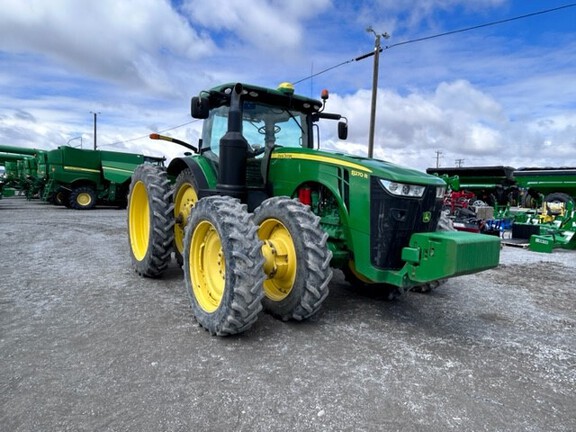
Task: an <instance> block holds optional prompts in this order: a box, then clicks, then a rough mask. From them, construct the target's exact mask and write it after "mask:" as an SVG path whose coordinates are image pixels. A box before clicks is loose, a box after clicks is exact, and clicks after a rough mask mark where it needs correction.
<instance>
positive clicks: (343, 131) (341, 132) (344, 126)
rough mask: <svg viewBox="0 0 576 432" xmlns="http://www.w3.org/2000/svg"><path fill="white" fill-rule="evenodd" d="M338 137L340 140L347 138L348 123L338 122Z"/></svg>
mask: <svg viewBox="0 0 576 432" xmlns="http://www.w3.org/2000/svg"><path fill="white" fill-rule="evenodd" d="M338 138H339V139H341V140H345V139H346V138H348V123H346V122H343V121H341V122H338Z"/></svg>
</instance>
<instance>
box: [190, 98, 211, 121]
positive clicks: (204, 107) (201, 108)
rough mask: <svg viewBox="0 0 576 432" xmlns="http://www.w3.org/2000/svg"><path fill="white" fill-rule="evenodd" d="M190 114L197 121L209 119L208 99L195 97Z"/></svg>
mask: <svg viewBox="0 0 576 432" xmlns="http://www.w3.org/2000/svg"><path fill="white" fill-rule="evenodd" d="M190 112H191V114H192V117H193V118H195V119H207V118H208V115H209V114H210V105H209V104H208V99H207V98H203V97H198V96H194V97H193V98H192V103H191V104H190Z"/></svg>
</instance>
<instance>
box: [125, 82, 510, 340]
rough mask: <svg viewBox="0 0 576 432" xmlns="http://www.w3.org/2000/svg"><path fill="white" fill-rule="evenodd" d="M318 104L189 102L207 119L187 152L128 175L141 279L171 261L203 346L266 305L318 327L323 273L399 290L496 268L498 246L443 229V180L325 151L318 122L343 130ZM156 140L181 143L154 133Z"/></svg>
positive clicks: (290, 98) (241, 99)
mask: <svg viewBox="0 0 576 432" xmlns="http://www.w3.org/2000/svg"><path fill="white" fill-rule="evenodd" d="M327 99H328V94H327V93H325V94H323V97H322V101H320V100H315V99H310V98H306V97H302V96H298V95H296V94H294V90H293V87H292V86H291V85H282V86H280V87H279V88H278V89H268V88H263V87H258V86H253V85H243V84H225V85H221V86H219V87H216V88H213V89H211V90H207V91H204V92H202V93H200V96H199V97H194V98H192V105H191V111H192V117H194V118H197V119H202V120H204V124H203V132H202V139H201V140H200V142H199V143H198V146H193V145H190V144H185V145H186V146H187V147H188V149H190V150H192V152H193V153H194V154H192V155H190V156H187V157H182V158H176V159H174V160H172V161H171V163H170V164H169V166H168V167H167V169H164V168H162V167H157V166H146V165H142V166H140V167H138V168H137V169H136V171H135V172H134V176H133V177H132V183H131V186H130V195H129V201H128V217H127V223H128V234H129V240H130V253H131V259H132V265H133V267H134V269H135V271H136V272H137V273H139V274H140V275H142V276H147V277H158V276H160V275H161V274H162V273H163V272H164V271H165V270H166V268H167V266H168V264H169V263H170V260H171V253H172V252H174V254H175V256H176V259H177V260H178V261H179V262H180V263H182V264H183V269H184V279H185V284H186V287H187V291H188V294H189V298H190V304H191V307H192V311H193V314H194V316H195V318H196V320H197V321H198V322H199V324H200V325H201V326H203V327H204V328H205V329H207V330H208V331H209V332H210V333H211V334H216V335H229V334H234V333H239V332H242V331H244V330H246V329H248V328H249V327H250V326H251V325H252V324H253V323H254V322H255V321H256V319H257V315H258V313H259V311H260V310H261V308H262V305H263V307H264V308H265V309H266V310H267V311H268V312H270V313H271V314H272V315H274V316H276V317H278V318H280V319H282V320H303V319H306V318H308V317H310V316H312V315H314V314H315V313H316V312H318V310H319V309H320V307H321V304H322V302H323V301H324V299H325V298H326V296H327V295H328V284H329V281H330V278H331V277H332V268H337V269H341V270H342V271H343V272H344V273H345V275H346V278H347V280H348V281H349V282H350V283H351V284H353V285H355V286H357V287H361V288H362V287H371V288H375V289H382V290H388V289H390V288H391V287H393V288H394V289H395V290H398V291H400V292H405V291H408V290H410V289H413V288H418V287H420V286H422V285H423V284H433V283H435V282H436V281H437V280H440V279H445V278H449V277H453V276H458V275H463V274H468V273H474V272H479V271H482V270H486V269H489V268H492V267H495V266H497V265H498V260H499V253H500V239H499V238H498V237H494V236H485V235H478V234H470V233H464V232H456V231H447V232H444V231H438V230H437V227H438V223H439V220H440V217H441V208H442V201H443V197H444V192H445V189H446V184H445V182H444V181H443V180H442V179H440V178H438V177H436V176H432V175H428V174H425V173H421V172H418V171H415V170H411V169H407V168H402V167H399V166H395V165H393V164H391V163H388V162H384V161H380V160H374V159H368V158H363V157H358V156H350V155H346V154H341V153H333V152H328V151H322V150H320V142H321V139H320V138H321V137H320V129H319V128H318V125H317V124H318V122H321V121H323V122H325V121H337V122H338V135H339V138H340V139H342V140H344V139H346V135H347V130H348V129H347V119H346V118H345V117H343V116H342V115H340V114H335V113H327V112H325V111H324V108H325V104H326V100H327ZM151 138H156V139H165V140H167V141H172V142H179V143H181V141H178V140H175V139H173V138H168V137H162V136H158V135H152V136H151Z"/></svg>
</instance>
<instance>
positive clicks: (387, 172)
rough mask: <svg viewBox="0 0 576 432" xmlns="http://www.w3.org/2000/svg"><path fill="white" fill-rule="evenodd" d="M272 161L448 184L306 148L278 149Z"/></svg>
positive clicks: (394, 167)
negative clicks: (311, 162)
mask: <svg viewBox="0 0 576 432" xmlns="http://www.w3.org/2000/svg"><path fill="white" fill-rule="evenodd" d="M272 159H293V160H298V159H299V160H306V161H314V162H317V163H325V164H329V165H334V166H340V167H343V168H348V169H350V170H351V172H352V173H353V174H354V172H355V171H357V172H358V173H362V174H364V175H366V174H367V175H371V176H376V177H379V178H383V179H386V180H391V181H395V182H399V183H410V184H420V185H437V186H444V185H445V184H446V183H445V182H444V180H442V179H441V178H439V177H436V176H433V175H429V174H426V173H423V172H421V171H417V170H415V169H411V168H406V167H402V166H399V165H394V164H392V163H390V162H386V161H381V160H377V159H369V158H365V157H360V156H351V155H346V154H343V153H332V152H327V151H319V150H310V149H304V148H286V147H284V148H278V149H275V150H274V153H273V154H272Z"/></svg>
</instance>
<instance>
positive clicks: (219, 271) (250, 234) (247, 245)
mask: <svg viewBox="0 0 576 432" xmlns="http://www.w3.org/2000/svg"><path fill="white" fill-rule="evenodd" d="M257 231H258V230H257V227H256V225H255V224H254V222H253V216H252V215H251V214H249V213H248V212H247V211H246V206H245V205H242V204H240V202H239V201H238V200H236V199H234V198H231V197H226V196H212V197H207V198H203V199H201V200H200V201H198V203H197V204H196V206H195V207H194V211H193V212H192V214H191V216H190V219H189V221H188V223H187V225H186V235H185V237H184V257H183V258H184V279H185V282H186V289H187V291H188V296H189V298H190V306H191V308H192V313H193V314H194V317H195V318H196V321H197V322H198V323H199V324H200V325H201V326H202V327H204V328H205V329H206V330H208V331H209V332H210V334H212V335H217V336H227V335H232V334H236V333H241V332H243V331H245V330H247V329H248V328H250V327H251V326H252V325H253V324H254V322H256V320H257V318H258V313H259V312H260V311H261V310H262V304H261V301H262V296H263V288H262V284H263V281H264V273H263V272H262V265H263V259H262V255H261V247H262V242H261V241H260V240H259V239H258V234H257Z"/></svg>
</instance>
